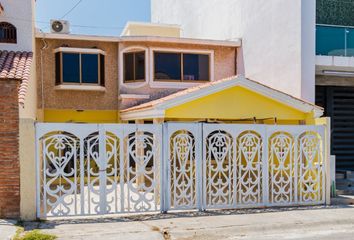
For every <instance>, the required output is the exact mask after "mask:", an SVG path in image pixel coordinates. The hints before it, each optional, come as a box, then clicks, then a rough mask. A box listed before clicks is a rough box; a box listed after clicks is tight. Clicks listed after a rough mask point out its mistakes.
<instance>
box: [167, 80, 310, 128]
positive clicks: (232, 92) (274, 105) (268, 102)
mask: <svg viewBox="0 0 354 240" xmlns="http://www.w3.org/2000/svg"><path fill="white" fill-rule="evenodd" d="M252 118H256V119H267V118H277V119H278V120H288V121H289V120H290V121H294V120H296V121H299V120H306V119H308V118H312V114H309V113H305V112H301V111H299V110H297V109H294V108H292V107H289V106H287V105H285V104H283V103H280V102H278V101H275V100H273V99H271V98H268V97H265V96H263V95H261V94H259V93H257V92H253V91H251V90H248V89H246V88H244V87H242V86H235V87H231V88H228V89H225V90H222V91H219V92H216V93H213V94H210V95H207V96H204V97H201V98H198V99H195V100H192V101H190V102H187V103H184V104H181V105H179V106H175V107H172V108H169V109H166V112H165V119H223V120H239V119H252Z"/></svg>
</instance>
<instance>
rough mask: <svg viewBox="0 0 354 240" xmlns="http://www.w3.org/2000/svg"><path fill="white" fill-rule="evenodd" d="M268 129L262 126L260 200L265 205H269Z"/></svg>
mask: <svg viewBox="0 0 354 240" xmlns="http://www.w3.org/2000/svg"><path fill="white" fill-rule="evenodd" d="M268 129H269V128H268V127H267V126H264V130H263V133H262V138H263V140H262V145H263V147H262V161H261V163H262V195H263V199H262V201H263V204H264V205H265V206H267V205H269V167H268V147H269V139H268ZM269 135H270V134H269Z"/></svg>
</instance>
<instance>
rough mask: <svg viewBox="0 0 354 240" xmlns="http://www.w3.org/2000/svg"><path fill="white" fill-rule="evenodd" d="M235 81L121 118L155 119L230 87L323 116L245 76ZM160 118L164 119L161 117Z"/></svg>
mask: <svg viewBox="0 0 354 240" xmlns="http://www.w3.org/2000/svg"><path fill="white" fill-rule="evenodd" d="M233 80H234V81H232V80H230V81H225V82H221V83H219V84H215V85H210V86H208V87H205V88H201V89H200V90H196V91H192V92H190V93H186V94H184V95H181V96H176V97H175V98H172V99H169V100H166V101H165V102H162V103H158V104H156V105H155V106H152V107H148V108H144V109H136V110H132V111H130V112H122V113H121V117H122V119H123V120H129V119H135V118H132V117H137V116H139V117H140V118H139V119H142V118H153V116H152V115H151V116H150V115H149V114H153V115H155V114H156V112H158V113H159V114H162V113H165V110H166V109H169V108H172V107H175V106H178V105H181V104H183V103H186V102H190V101H193V100H195V99H198V98H201V97H204V96H207V95H210V94H213V93H216V92H219V91H222V90H224V89H227V88H230V87H235V86H242V87H244V88H247V89H249V90H251V91H255V92H257V93H260V94H261V95H263V96H266V97H268V98H270V99H273V100H275V101H277V102H280V103H283V104H285V105H287V106H289V107H292V108H294V109H298V110H299V111H302V112H312V111H314V112H315V117H316V118H317V117H320V116H322V114H323V110H321V109H319V108H316V107H314V106H313V105H311V104H309V103H306V102H303V101H301V100H299V99H296V98H294V97H291V96H290V95H287V94H285V93H282V92H279V91H277V90H275V89H272V88H268V87H266V86H264V85H262V84H258V83H256V82H253V81H250V80H248V79H246V78H245V77H243V76H238V77H236V78H235V79H233ZM159 117H164V116H161V115H159Z"/></svg>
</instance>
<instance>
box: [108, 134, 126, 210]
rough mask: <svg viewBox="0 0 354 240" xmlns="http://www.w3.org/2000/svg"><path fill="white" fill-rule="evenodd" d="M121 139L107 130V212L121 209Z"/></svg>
mask: <svg viewBox="0 0 354 240" xmlns="http://www.w3.org/2000/svg"><path fill="white" fill-rule="evenodd" d="M120 154H121V153H120V139H119V138H118V137H117V136H116V135H115V134H113V133H111V132H106V194H107V199H106V204H107V208H106V211H107V213H112V212H113V213H117V212H120V211H121V206H120V205H121V203H120V201H119V200H120V198H121V192H123V189H121V188H120V185H119V180H120V176H121V172H120Z"/></svg>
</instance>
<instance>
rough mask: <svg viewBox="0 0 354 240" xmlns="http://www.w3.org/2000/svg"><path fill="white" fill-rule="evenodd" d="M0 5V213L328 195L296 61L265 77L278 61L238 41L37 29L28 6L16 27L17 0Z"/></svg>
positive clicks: (135, 27)
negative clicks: (0, 89) (0, 141)
mask: <svg viewBox="0 0 354 240" xmlns="http://www.w3.org/2000/svg"><path fill="white" fill-rule="evenodd" d="M1 2H2V3H3V8H4V13H6V14H5V15H3V16H1V18H0V33H1V35H0V41H2V42H3V43H4V45H3V43H1V45H0V47H1V48H0V49H1V50H2V51H1V57H0V70H1V73H0V77H1V76H2V74H7V75H6V76H7V77H6V80H9V79H10V80H11V81H10V82H11V83H13V82H14V83H16V84H18V85H19V86H18V88H17V85H16V84H12V85H11V86H12V88H11V91H6V93H7V94H8V95H5V94H3V95H1V97H2V98H0V103H1V104H2V105H3V106H4V113H5V114H3V115H1V116H0V117H1V118H0V121H3V122H5V123H6V124H3V126H4V127H3V129H2V130H3V131H2V132H1V133H2V134H3V135H4V136H10V137H11V138H9V139H10V140H9V139H8V138H4V146H5V145H6V144H9V143H10V144H13V145H11V146H12V148H4V150H3V153H4V154H3V155H1V158H0V164H1V165H0V167H1V169H2V171H0V174H2V175H0V176H1V178H0V184H3V185H4V186H6V187H5V188H3V187H0V204H2V205H0V206H1V211H0V215H2V216H6V217H19V216H20V217H21V218H24V219H33V218H36V217H38V218H42V217H43V218H46V217H50V216H78V215H80V216H81V215H96V214H107V213H123V212H142V211H143V212H145V211H168V210H177V209H199V210H203V209H207V208H222V207H227V208H235V207H247V206H248V207H260V206H283V205H298V204H323V203H329V191H328V189H329V186H330V184H329V177H326V176H328V174H329V154H328V151H327V148H328V146H329V143H328V128H327V127H326V124H328V119H320V117H321V116H322V114H323V109H322V108H321V107H318V106H316V105H314V104H313V103H311V102H308V101H306V100H304V99H310V98H311V97H309V98H308V96H305V95H306V94H305V95H302V91H301V89H302V88H303V86H302V85H301V84H302V81H303V79H302V78H300V76H302V74H303V73H304V72H303V71H302V70H301V71H299V66H300V65H302V64H303V63H302V62H301V61H300V63H299V62H298V61H295V60H294V59H293V60H294V62H295V63H294V68H295V69H296V71H295V72H296V76H295V77H294V76H293V75H292V74H290V73H292V70H291V71H290V70H289V69H290V68H284V73H282V74H279V76H278V75H276V74H275V73H274V72H273V73H274V75H272V73H271V72H272V71H274V69H273V68H274V67H276V69H279V67H280V65H278V62H277V63H276V62H275V61H274V59H273V60H272V58H269V59H266V60H263V61H262V62H267V61H269V63H270V64H269V67H270V68H271V69H273V70H270V71H268V70H267V71H266V70H265V66H263V65H259V64H256V63H257V61H261V58H259V59H258V60H256V59H255V58H254V52H252V51H250V49H251V48H250V45H249V44H250V43H249V42H247V47H244V45H243V44H244V42H243V39H240V38H234V37H233V39H228V40H220V39H217V38H215V39H201V38H197V37H185V36H183V35H182V34H181V32H182V31H181V26H179V25H170V24H156V23H128V24H127V26H126V28H125V29H124V31H123V33H122V35H121V36H112V37H107V36H94V35H76V34H70V32H69V31H68V29H66V31H62V32H61V30H60V29H61V28H58V29H59V33H53V32H50V33H44V32H42V31H35V30H34V21H33V12H34V11H33V10H32V8H26V9H27V10H28V9H30V10H28V11H27V12H26V13H25V12H23V13H22V14H23V15H24V16H25V17H27V18H28V19H27V20H26V21H19V22H17V21H15V19H17V18H18V17H16V14H17V10H18V9H20V8H19V6H18V4H22V1H20V0H17V1H14V0H12V1H1ZM34 3H35V2H34V1H31V5H30V6H31V7H33V6H34ZM21 9H22V8H21ZM297 10H299V9H297ZM1 14H3V13H1ZM23 23H26V24H27V25H23ZM302 24H303V23H301V24H300V25H302ZM183 27H186V26H184V25H183ZM298 27H299V26H298ZM290 38H291V37H290ZM246 39H247V37H246ZM299 40H300V39H298V38H297V39H295V40H294V41H299ZM5 41H6V42H5ZM257 41H262V38H258V39H257ZM270 43H271V41H270ZM270 43H269V44H270ZM26 44H27V45H26ZM263 45H264V43H262V46H263ZM24 46H27V47H28V50H27V49H22V48H23V47H24ZM254 47H255V49H257V48H258V47H259V46H258V45H257V42H254ZM297 47H298V46H297ZM296 49H298V48H296ZM25 50H26V51H25ZM9 51H10V52H9ZM14 51H20V52H16V53H15V52H14ZM262 51H263V52H264V51H265V50H264V49H263V50H262ZM294 51H295V50H294ZM266 52H267V53H268V54H270V52H271V51H270V50H269V49H268V51H266ZM295 52H296V51H295ZM301 52H304V51H303V50H301ZM9 56H10V57H9ZM242 56H245V59H243V58H242ZM268 56H269V55H268ZM276 56H282V54H280V55H279V54H276V55H274V56H273V57H276ZM248 57H250V58H251V59H253V60H252V61H251V62H250V61H249V58H248ZM302 58H304V56H303V55H300V56H299V55H296V59H297V60H299V59H302ZM32 59H33V61H32V64H31V60H32ZM287 61H288V59H287V58H284V59H282V60H280V61H279V63H281V66H284V64H286V62H287ZM258 63H259V62H258ZM291 63H293V62H291ZM29 69H30V70H29ZM286 69H287V70H289V72H287V71H285V70H286ZM248 71H251V72H254V73H257V72H258V73H259V74H255V75H254V76H257V79H256V80H257V81H255V80H252V79H248V78H246V77H245V76H244V74H246V76H247V72H248ZM304 71H305V70H304ZM305 72H306V71H305ZM13 73H17V74H15V76H14V74H13ZM20 73H21V74H20ZM22 73H24V74H22ZM262 73H266V74H262ZM269 74H270V75H272V76H271V77H270V75H269ZM277 74H278V72H277ZM268 77H269V78H268ZM280 77H281V78H282V79H283V80H284V82H285V83H284V82H283V83H279V87H277V86H274V83H275V82H274V81H275V79H278V78H280ZM261 79H263V80H261ZM292 79H295V80H294V82H292ZM12 80H13V81H12ZM8 82H9V81H8ZM271 82H272V83H273V85H272V84H270V85H271V86H268V85H267V83H271ZM1 83H3V82H1ZM6 83H7V82H6ZM287 83H291V86H293V87H294V88H293V89H291V91H290V92H288V91H284V89H283V87H284V86H285V85H286V84H287ZM4 89H10V88H9V87H7V88H4ZM18 90H19V91H18ZM307 90H308V89H306V91H307ZM304 91H305V90H304ZM306 91H305V92H306ZM4 92H5V91H4ZM9 96H10V97H9ZM24 99H25V100H24ZM9 101H11V102H10V103H9ZM9 106H10V107H9ZM6 113H10V114H6ZM25 114H27V115H25ZM7 116H9V119H6V117H7ZM6 121H7V122H6ZM316 125H324V126H316ZM8 126H12V127H13V128H10V127H8ZM18 139H19V141H18ZM9 156H10V157H9ZM236 172H237V174H236ZM10 174H12V175H10ZM7 176H14V177H13V178H7ZM225 186H226V187H225ZM10 187H11V191H9V190H7V189H9V188H10ZM207 196H208V197H207Z"/></svg>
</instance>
